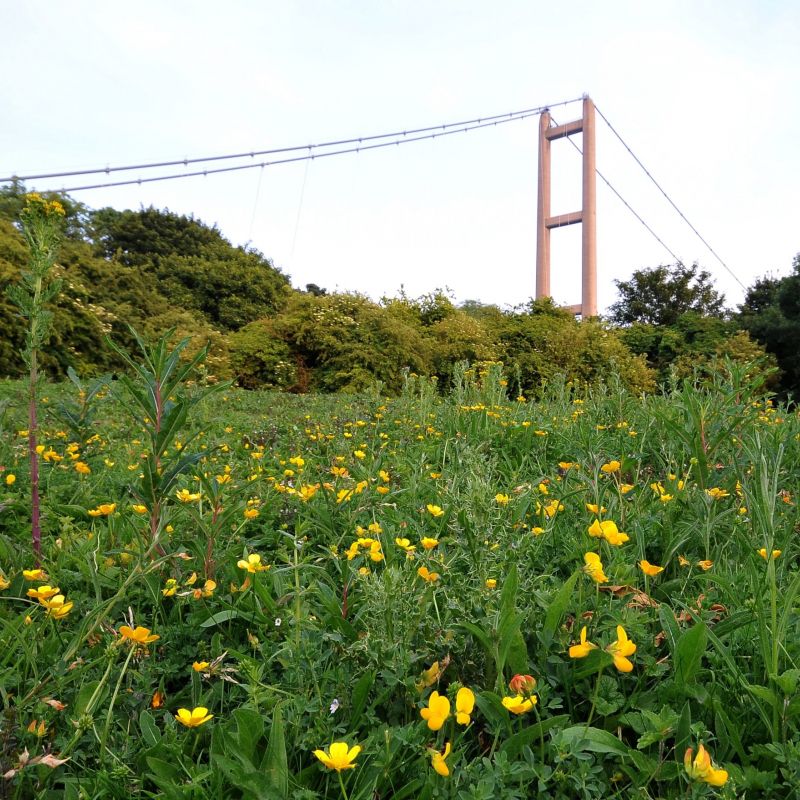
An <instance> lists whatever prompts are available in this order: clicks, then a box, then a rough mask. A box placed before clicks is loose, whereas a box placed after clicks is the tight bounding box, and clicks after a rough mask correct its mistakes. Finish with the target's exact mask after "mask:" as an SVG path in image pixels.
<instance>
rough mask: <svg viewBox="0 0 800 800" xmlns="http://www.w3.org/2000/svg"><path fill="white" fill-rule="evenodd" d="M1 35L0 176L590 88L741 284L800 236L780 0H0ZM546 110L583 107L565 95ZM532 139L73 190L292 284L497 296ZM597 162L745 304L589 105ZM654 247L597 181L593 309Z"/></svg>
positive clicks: (422, 147) (522, 229) (526, 292)
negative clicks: (226, 243)
mask: <svg viewBox="0 0 800 800" xmlns="http://www.w3.org/2000/svg"><path fill="white" fill-rule="evenodd" d="M0 29H2V31H3V47H2V50H0V60H1V62H2V67H3V75H4V80H3V81H2V82H0V109H2V111H1V112H0V177H5V176H7V175H11V174H17V175H24V174H31V173H37V172H43V171H49V170H58V171H61V170H68V169H84V168H92V167H104V166H107V165H108V166H118V165H123V164H131V163H139V162H150V161H157V160H165V159H166V160H168V159H176V158H178V159H179V158H192V157H196V156H206V155H217V154H225V153H235V152H241V151H251V150H263V149H268V148H273V147H282V146H290V145H298V144H307V143H312V142H320V141H325V140H328V139H337V138H349V137H357V136H367V135H370V134H378V133H383V132H387V131H394V130H398V129H399V130H402V129H406V128H414V127H421V126H427V125H435V124H440V123H445V122H451V121H458V120H463V119H471V118H475V117H482V116H489V115H494V114H500V113H504V112H509V111H515V110H519V109H524V108H530V107H534V106H539V105H543V104H549V103H553V104H554V103H556V102H558V101H561V100H567V99H570V98H576V97H580V96H581V95H582V94H583V93H588V94H589V95H591V97H592V98H593V100H594V101H595V103H596V104H597V106H598V108H599V109H600V110H601V111H603V113H604V114H605V115H606V116H607V117H608V119H609V120H610V122H611V123H612V124H613V125H614V127H615V128H616V129H617V131H618V132H619V133H620V134H621V135H622V137H623V138H624V139H625V140H626V141H627V143H628V144H629V145H630V147H631V148H632V149H633V151H634V152H635V153H636V154H637V155H638V156H639V158H640V159H641V160H642V161H643V162H644V164H645V166H647V167H648V168H649V169H650V171H651V172H652V173H653V175H654V177H655V178H656V179H657V180H658V181H659V182H660V183H661V185H662V186H663V187H664V189H665V190H666V191H667V193H668V194H669V195H670V196H671V197H672V199H673V200H674V201H675V203H676V204H677V205H678V207H679V208H680V209H681V210H682V211H683V212H684V214H685V215H686V216H687V217H688V219H689V220H690V221H691V222H692V223H693V224H694V225H695V226H696V228H697V229H698V230H699V232H700V233H701V234H702V235H703V236H704V237H705V238H706V239H707V241H708V242H709V243H710V244H711V246H712V247H713V248H714V249H715V251H716V252H717V253H718V254H719V255H720V256H721V258H722V259H723V260H724V261H725V262H726V263H727V264H728V266H729V267H730V268H731V270H732V271H733V272H734V273H735V274H736V276H737V277H738V278H739V279H740V280H741V281H742V282H743V283H744V284H745V285H750V284H752V283H753V281H754V280H755V279H756V278H757V277H759V276H762V275H764V274H766V273H772V274H775V275H784V274H787V273H788V272H789V271H790V267H791V262H792V259H793V257H794V255H795V253H797V252H798V251H800V199H798V198H800V193H798V178H799V177H800V169H799V168H800V146H799V143H800V91H799V89H800V55H798V54H799V53H800V45H799V44H798V43H800V3H798V2H797V0H784V1H780V0H773V1H770V0H761V1H760V2H756V0H750V2H744V1H743V0H725V1H724V2H723V0H719V2H700V1H698V0H685V1H683V2H670V0H661V1H660V2H658V3H644V2H613V0H612V1H609V2H603V3H599V2H581V1H580V0H574V1H573V2H570V3H557V2H549V3H542V2H536V1H535V0H527V2H522V1H521V0H514V1H513V2H502V0H497V2H493V3H487V2H485V0H483V1H482V2H479V1H478V0H443V1H442V2H434V1H432V0H426V1H425V2H422V1H421V0H404V1H403V2H401V1H400V0H397V1H396V2H390V1H389V0H386V1H385V2H384V1H382V0H373V1H372V2H368V0H361V2H355V1H348V0H330V1H326V2H322V1H321V0H319V1H311V0H309V1H308V2H301V1H300V0H297V1H296V2H292V0H281V2H275V1H273V0H261V1H260V2H257V1H256V0H251V1H250V2H245V0H226V2H220V1H219V0H214V1H213V2H209V1H207V0H192V2H183V1H180V2H177V1H172V2H165V1H164V0H161V1H160V2H156V0H138V1H137V2H136V3H124V4H123V3H114V2H107V1H106V2H102V3H101V2H92V1H90V0H73V2H70V3H20V2H16V0H0ZM553 116H554V117H555V119H556V120H557V121H559V122H563V121H566V120H569V119H573V118H577V117H579V116H580V104H574V105H572V106H569V107H567V108H564V107H556V106H554V107H553ZM537 135H538V120H537V119H536V118H532V119H529V120H525V121H517V122H511V123H508V124H505V125H502V126H497V127H491V128H487V129H483V130H477V131H472V132H469V133H465V134H457V135H454V136H448V137H444V138H442V139H437V140H434V141H424V142H419V143H415V144H406V145H404V146H402V147H393V148H385V149H381V150H376V151H372V152H362V153H359V154H357V155H347V156H340V157H333V158H327V159H322V160H315V161H313V162H307V163H306V164H303V163H300V164H290V165H282V166H275V167H269V168H266V169H264V170H262V169H253V170H245V171H241V172H235V173H231V174H227V175H218V176H207V177H199V178H185V179H181V180H175V181H168V182H163V183H152V184H146V185H141V186H134V187H122V188H112V189H101V190H93V191H85V192H80V193H75V195H74V196H75V197H76V198H77V199H80V200H81V201H83V202H85V203H86V204H88V205H89V206H91V207H93V208H99V207H102V206H106V205H109V206H113V207H115V208H119V209H122V208H138V207H140V206H141V205H144V206H149V205H154V206H156V207H159V208H169V209H170V210H172V211H176V212H180V213H184V214H194V215H195V216H196V217H198V218H200V219H202V220H203V221H204V222H206V223H209V224H216V225H217V226H218V227H219V228H220V230H221V231H222V232H223V233H224V235H225V236H226V237H227V238H229V239H230V240H231V241H232V242H233V243H234V244H245V243H248V242H249V243H250V245H251V246H252V247H255V248H257V249H258V250H260V251H261V252H263V253H264V254H265V255H266V256H267V257H269V258H270V259H272V261H273V262H274V263H275V265H276V266H278V267H279V268H280V269H282V270H283V271H284V272H285V273H287V274H288V275H289V276H290V277H291V280H292V283H293V284H294V285H295V286H297V287H299V288H302V287H304V286H305V284H306V283H309V282H313V283H317V284H319V285H320V286H324V287H327V288H328V289H329V290H334V289H339V290H347V291H360V292H364V293H367V294H369V295H371V296H372V297H375V298H379V297H380V296H381V295H383V294H388V295H394V294H396V293H397V291H398V290H399V289H400V287H401V285H402V286H404V287H405V290H406V291H407V292H408V293H409V294H410V295H419V294H422V293H425V292H429V291H432V290H434V289H436V288H437V287H440V288H449V289H450V290H451V291H452V293H453V295H454V297H455V298H456V299H457V300H459V301H462V300H467V299H472V300H479V301H482V302H485V303H499V304H510V305H514V304H516V303H520V302H524V301H525V300H526V299H527V298H529V297H530V296H531V295H532V294H533V292H534V273H535V258H536V229H535V222H536V168H537V141H536V140H537ZM580 139H581V137H580V136H578V137H576V144H578V145H580V144H581V141H580ZM553 156H554V158H553V170H554V174H553V209H552V210H553V213H561V212H566V211H573V210H577V209H578V208H579V206H580V157H579V155H578V153H577V152H576V151H575V150H574V149H573V148H571V147H570V146H569V144H568V142H567V141H566V140H561V141H558V142H555V143H554V144H553ZM597 166H598V169H599V170H600V171H601V172H602V173H604V174H605V175H606V177H607V178H608V179H609V180H610V181H611V182H612V183H613V184H614V186H615V187H616V188H617V189H618V191H619V192H620V193H621V194H622V195H623V196H624V197H625V198H626V199H627V200H628V202H629V203H630V204H631V205H632V206H633V207H634V208H635V209H636V210H637V211H638V212H639V214H641V216H642V217H643V218H644V219H645V220H646V221H647V222H648V223H649V224H650V226H651V227H652V228H653V229H654V230H655V232H656V233H657V234H658V235H659V236H660V237H661V238H662V239H663V240H664V242H665V243H666V244H667V245H668V246H669V247H670V248H671V249H672V250H673V251H674V252H675V253H676V254H677V255H679V256H680V257H681V259H682V260H683V261H684V262H686V263H691V262H693V261H698V262H699V263H700V264H701V266H703V267H704V268H706V269H708V270H709V271H710V272H711V273H712V274H713V275H714V277H715V279H716V281H717V286H718V288H719V289H720V290H722V291H723V292H724V293H725V294H726V296H727V298H728V301H729V304H730V305H734V304H735V303H737V302H739V301H740V300H741V299H742V296H743V292H742V289H741V288H740V286H739V285H738V284H737V283H736V281H735V280H734V279H733V278H732V277H731V276H730V275H729V274H727V273H726V272H725V270H724V269H723V267H722V266H721V265H720V264H719V262H717V261H716V259H715V258H714V257H713V256H712V255H711V253H709V252H708V250H707V249H706V248H705V247H704V245H703V244H702V243H701V242H700V241H699V240H698V239H697V238H696V237H695V235H694V234H693V233H692V232H691V230H690V229H689V228H688V227H687V226H686V224H685V223H684V222H683V221H682V220H681V219H680V218H679V217H678V216H677V215H676V214H675V212H674V211H673V210H672V208H671V207H670V206H669V205H668V203H667V201H666V200H665V199H664V197H663V196H662V195H661V194H660V193H659V192H658V190H657V189H656V188H655V187H654V186H653V185H652V184H651V183H650V182H649V180H648V179H647V178H646V177H645V176H644V174H643V173H642V172H641V170H640V169H639V167H638V166H636V164H635V163H634V162H633V160H632V159H631V158H630V156H629V155H628V154H627V153H626V151H625V150H624V148H623V147H622V146H621V145H620V144H619V142H618V141H617V140H616V139H615V138H614V137H613V135H612V134H611V133H610V131H609V130H608V129H607V128H606V127H605V125H604V123H603V122H602V121H601V120H600V119H599V118H598V132H597ZM171 171H174V169H173V170H171ZM145 174H146V173H145V172H144V171H142V172H134V173H133V174H132V175H129V177H137V176H139V175H141V176H142V177H144V176H145ZM100 177H101V179H104V177H105V176H100ZM75 180H76V179H74V178H72V179H66V182H65V181H62V180H60V179H59V180H57V181H50V182H45V181H40V182H34V183H36V184H37V188H40V189H46V188H59V187H62V186H72V185H76V183H75ZM70 181H71V182H70ZM96 181H97V178H92V179H91V180H90V181H88V182H96ZM83 182H84V179H79V183H83ZM29 188H31V185H30V184H29ZM552 242H553V283H552V290H553V295H554V297H555V299H556V300H557V301H559V302H563V303H575V302H579V300H580V297H579V294H578V293H579V291H580V289H579V287H580V226H578V225H575V226H572V227H570V228H564V229H561V230H558V231H554V232H553V237H552ZM671 261H672V257H671V256H670V254H669V253H668V252H666V251H665V250H664V248H663V247H662V246H661V245H660V244H659V243H658V242H657V241H655V240H654V239H653V238H652V237H651V235H650V234H649V233H648V232H647V231H646V230H645V229H644V228H643V227H642V226H641V224H640V223H639V222H638V221H637V220H636V219H635V218H634V217H633V216H632V215H631V213H630V212H629V211H628V210H627V209H625V207H624V206H622V204H621V203H620V202H619V200H617V199H616V198H615V197H614V196H613V195H612V194H611V193H610V192H609V191H608V189H607V188H606V187H605V186H604V185H603V184H602V182H601V181H598V273H599V274H598V281H599V286H598V296H599V303H600V306H601V308H602V307H605V306H607V305H608V304H610V303H611V302H613V300H614V299H615V288H614V284H613V280H614V279H624V278H626V277H628V276H629V275H630V274H631V272H632V271H633V270H634V269H637V268H641V267H648V266H656V265H658V264H666V263H671Z"/></svg>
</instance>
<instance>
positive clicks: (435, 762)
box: [431, 742, 450, 778]
mask: <svg viewBox="0 0 800 800" xmlns="http://www.w3.org/2000/svg"><path fill="white" fill-rule="evenodd" d="M449 755H450V742H447V743H446V744H445V746H444V752H443V753H440V752H439V751H438V750H431V766H432V767H433V768H434V770H435V771H436V773H437V774H438V775H441V776H442V777H443V778H446V777H447V776H448V775H449V774H450V768H449V767H448V766H447V764H446V763H445V759H446V758H447V756H449Z"/></svg>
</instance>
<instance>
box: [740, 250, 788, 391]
mask: <svg viewBox="0 0 800 800" xmlns="http://www.w3.org/2000/svg"><path fill="white" fill-rule="evenodd" d="M792 270H793V274H791V275H787V276H786V277H785V278H769V277H767V278H760V279H759V280H757V281H756V282H755V283H754V284H753V285H752V286H751V287H750V288H749V289H748V290H747V294H746V295H745V299H744V303H742V305H741V306H739V313H738V315H737V321H738V323H739V325H740V326H741V327H742V328H744V329H745V330H746V331H748V333H749V334H750V335H751V336H752V337H753V339H755V340H756V341H757V342H759V343H760V344H762V345H763V346H764V347H765V348H766V350H767V352H768V353H772V354H773V355H774V356H775V358H776V359H777V361H778V367H779V368H780V370H781V372H782V376H781V387H782V389H783V390H784V391H792V392H795V393H797V392H798V391H800V350H798V347H797V343H798V342H800V253H798V254H797V255H796V256H795V257H794V262H793V263H792Z"/></svg>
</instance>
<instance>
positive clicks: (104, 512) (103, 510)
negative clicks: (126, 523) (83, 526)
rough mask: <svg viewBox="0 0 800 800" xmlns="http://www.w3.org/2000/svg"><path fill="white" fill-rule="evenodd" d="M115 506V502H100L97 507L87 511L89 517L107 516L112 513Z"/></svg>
mask: <svg viewBox="0 0 800 800" xmlns="http://www.w3.org/2000/svg"><path fill="white" fill-rule="evenodd" d="M116 508H117V504H116V503H100V505H99V506H97V508H91V509H89V512H88V513H89V516H90V517H109V516H111V515H112V514H113V513H114V511H115V510H116Z"/></svg>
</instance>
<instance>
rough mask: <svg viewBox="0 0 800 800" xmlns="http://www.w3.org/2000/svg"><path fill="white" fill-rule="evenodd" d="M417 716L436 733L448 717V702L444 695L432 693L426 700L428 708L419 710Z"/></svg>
mask: <svg viewBox="0 0 800 800" xmlns="http://www.w3.org/2000/svg"><path fill="white" fill-rule="evenodd" d="M419 714H420V716H421V717H422V719H424V720H425V721H426V722H427V723H428V727H429V728H430V729H431V730H432V731H438V730H440V729H441V727H442V725H444V723H445V721H446V720H447V718H448V717H449V716H450V701H449V700H448V699H447V697H446V696H445V695H442V694H439V692H433V694H432V695H431V696H430V697H429V698H428V707H427V708H421V709H420V711H419Z"/></svg>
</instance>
